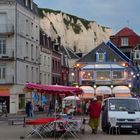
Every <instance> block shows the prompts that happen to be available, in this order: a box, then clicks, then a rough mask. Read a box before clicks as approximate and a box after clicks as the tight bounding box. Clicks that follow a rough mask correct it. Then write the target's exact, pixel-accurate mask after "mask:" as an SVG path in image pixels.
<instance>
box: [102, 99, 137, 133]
mask: <svg viewBox="0 0 140 140" xmlns="http://www.w3.org/2000/svg"><path fill="white" fill-rule="evenodd" d="M112 119H113V120H115V121H116V125H117V126H118V127H119V129H120V131H121V130H129V131H131V130H137V132H138V133H140V102H139V99H138V98H132V97H130V98H129V97H125V98H124V97H111V98H107V99H105V100H104V101H103V106H102V118H101V126H102V130H103V131H104V132H106V133H109V128H110V126H111V123H110V122H111V120H112Z"/></svg>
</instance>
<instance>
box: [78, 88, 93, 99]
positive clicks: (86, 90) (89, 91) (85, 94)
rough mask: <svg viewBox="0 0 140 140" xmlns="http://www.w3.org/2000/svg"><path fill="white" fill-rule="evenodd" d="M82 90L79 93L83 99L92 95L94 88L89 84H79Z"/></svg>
mask: <svg viewBox="0 0 140 140" xmlns="http://www.w3.org/2000/svg"><path fill="white" fill-rule="evenodd" d="M80 88H81V89H82V90H83V94H82V95H80V98H83V99H91V98H93V97H94V93H95V92H94V88H93V87H91V86H81V87H80Z"/></svg>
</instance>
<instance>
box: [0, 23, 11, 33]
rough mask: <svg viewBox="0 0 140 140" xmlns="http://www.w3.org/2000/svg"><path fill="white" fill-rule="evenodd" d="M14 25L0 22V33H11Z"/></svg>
mask: <svg viewBox="0 0 140 140" xmlns="http://www.w3.org/2000/svg"><path fill="white" fill-rule="evenodd" d="M13 33H14V25H12V24H0V34H8V35H10V34H13Z"/></svg>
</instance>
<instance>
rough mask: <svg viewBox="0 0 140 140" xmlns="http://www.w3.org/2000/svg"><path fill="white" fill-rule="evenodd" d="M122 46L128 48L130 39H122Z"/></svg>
mask: <svg viewBox="0 0 140 140" xmlns="http://www.w3.org/2000/svg"><path fill="white" fill-rule="evenodd" d="M121 46H128V37H122V38H121Z"/></svg>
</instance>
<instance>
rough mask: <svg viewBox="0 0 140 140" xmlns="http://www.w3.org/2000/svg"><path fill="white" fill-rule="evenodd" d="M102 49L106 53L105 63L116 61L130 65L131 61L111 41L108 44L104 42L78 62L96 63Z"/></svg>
mask: <svg viewBox="0 0 140 140" xmlns="http://www.w3.org/2000/svg"><path fill="white" fill-rule="evenodd" d="M100 49H101V50H102V51H105V52H106V62H105V63H112V62H114V61H116V62H122V61H126V62H128V63H129V62H130V61H131V60H130V59H129V58H128V57H127V56H126V55H125V54H124V53H123V52H121V51H120V50H119V49H118V48H117V47H116V46H115V45H114V44H113V43H112V42H111V41H108V42H107V43H105V42H102V43H101V44H100V45H98V46H97V47H96V48H94V49H92V50H91V51H90V52H89V53H87V54H86V55H85V56H83V57H82V58H80V59H79V60H78V61H77V62H80V63H86V62H88V63H96V52H97V51H98V50H100ZM114 59H115V60H114ZM103 63H104V62H103Z"/></svg>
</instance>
